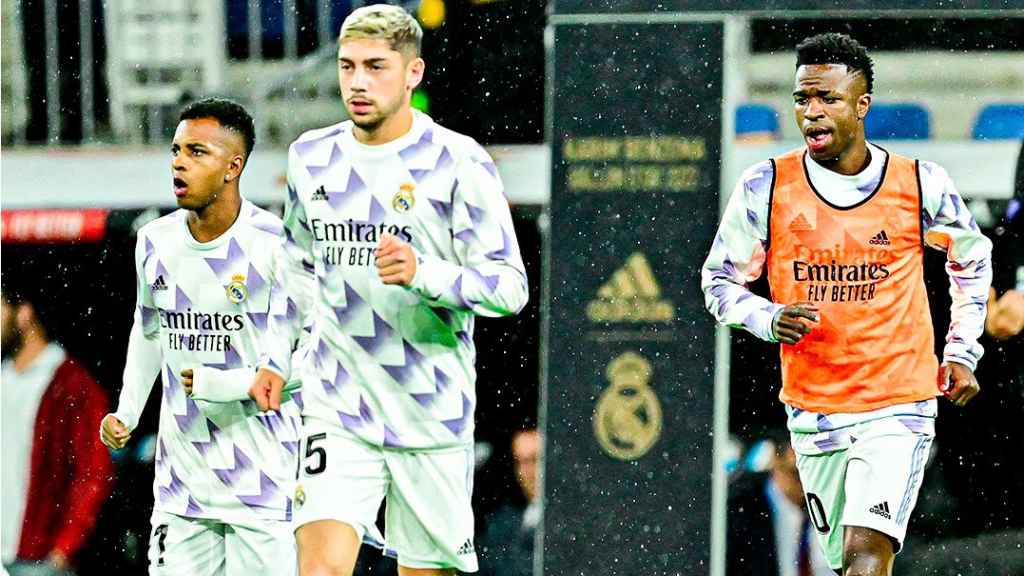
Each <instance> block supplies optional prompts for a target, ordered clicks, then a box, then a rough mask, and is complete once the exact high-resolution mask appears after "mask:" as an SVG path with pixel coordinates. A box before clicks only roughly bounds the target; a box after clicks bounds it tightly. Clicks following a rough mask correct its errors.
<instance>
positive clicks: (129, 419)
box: [114, 231, 163, 430]
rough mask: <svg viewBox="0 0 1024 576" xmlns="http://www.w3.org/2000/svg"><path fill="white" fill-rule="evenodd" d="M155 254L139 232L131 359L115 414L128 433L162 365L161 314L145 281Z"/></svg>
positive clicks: (140, 412) (136, 247)
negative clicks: (147, 268)
mask: <svg viewBox="0 0 1024 576" xmlns="http://www.w3.org/2000/svg"><path fill="white" fill-rule="evenodd" d="M152 254H153V245H152V243H151V242H150V240H149V239H148V238H147V237H146V235H145V234H144V233H143V232H141V231H140V233H139V237H138V239H137V240H136V243H135V283H136V290H135V318H134V321H133V323H132V331H131V334H130V336H129V337H128V356H127V358H126V359H125V365H124V375H123V377H122V385H121V394H120V397H119V398H118V402H117V411H116V412H114V416H115V417H116V418H117V419H118V420H120V421H121V422H122V423H123V424H124V425H125V426H127V427H128V429H129V430H133V429H134V428H135V427H136V426H137V425H138V423H139V417H140V416H141V415H142V410H143V408H145V406H146V400H147V399H148V398H149V393H150V391H151V390H152V389H153V383H154V382H155V381H156V377H157V375H158V374H160V366H161V363H162V362H163V353H162V350H161V348H160V340H159V334H160V316H159V311H158V310H157V308H156V304H155V303H154V302H153V293H152V291H151V289H150V286H149V283H148V282H147V281H146V264H147V262H148V261H149V258H150V257H151V256H152Z"/></svg>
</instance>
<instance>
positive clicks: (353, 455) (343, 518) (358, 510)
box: [293, 420, 390, 564]
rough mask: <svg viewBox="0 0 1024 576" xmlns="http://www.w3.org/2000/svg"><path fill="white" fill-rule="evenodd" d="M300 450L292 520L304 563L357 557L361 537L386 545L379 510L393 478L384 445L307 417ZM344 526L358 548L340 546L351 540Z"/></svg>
mask: <svg viewBox="0 0 1024 576" xmlns="http://www.w3.org/2000/svg"><path fill="white" fill-rule="evenodd" d="M300 455H301V459H300V462H299V479H298V484H297V486H296V495H295V513H294V515H293V520H294V526H295V530H296V537H297V543H298V547H299V557H300V561H301V563H302V564H305V563H306V562H307V561H315V562H320V561H323V562H325V563H327V562H334V561H337V560H338V558H339V555H341V557H342V558H343V559H347V558H351V561H352V562H355V557H356V555H357V554H358V544H359V542H360V540H362V539H366V540H367V541H369V542H373V543H376V544H379V545H382V544H383V536H381V534H380V531H379V530H378V529H377V525H376V521H377V511H378V510H379V509H380V504H381V502H382V501H383V500H384V495H385V494H386V492H387V489H388V484H389V481H390V477H389V475H388V470H387V466H386V464H385V461H384V455H383V452H382V450H381V449H380V448H377V447H375V446H370V445H368V444H366V443H365V442H362V441H361V440H359V439H358V438H355V437H354V436H352V435H351V434H349V433H347V432H345V431H344V430H343V429H341V428H339V427H337V426H333V425H326V424H322V423H319V422H317V421H315V420H313V421H310V420H306V421H304V422H303V436H302V443H301V445H300ZM307 527H309V528H308V529H307ZM345 527H349V528H350V529H351V530H352V531H353V532H354V534H355V538H354V541H355V546H354V547H352V546H349V545H342V543H343V542H348V540H349V539H348V532H347V531H346V530H345V529H344V528H345ZM332 539H333V540H337V541H338V544H337V545H331V544H330V542H331V541H332ZM345 562H346V563H347V560H346V561H345Z"/></svg>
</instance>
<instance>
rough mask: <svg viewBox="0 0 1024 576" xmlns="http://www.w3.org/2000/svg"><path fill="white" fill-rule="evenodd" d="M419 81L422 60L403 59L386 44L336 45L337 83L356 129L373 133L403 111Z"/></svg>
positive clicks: (371, 41)
mask: <svg viewBox="0 0 1024 576" xmlns="http://www.w3.org/2000/svg"><path fill="white" fill-rule="evenodd" d="M422 78H423V59H422V58H411V59H409V58H406V57H405V56H403V55H402V53H401V52H398V51H397V50H393V49H392V48H391V46H390V44H389V43H388V42H387V41H386V40H380V39H370V38H359V39H352V40H345V41H344V42H341V43H340V44H339V45H338V83H339V84H340V85H341V97H342V100H344V102H345V109H346V110H347V111H348V115H349V117H350V118H351V119H352V122H353V123H355V125H356V126H358V127H359V128H362V129H363V130H365V131H367V132H373V131H375V130H376V129H377V128H379V127H380V126H381V125H382V124H384V123H385V122H386V121H387V120H388V119H389V118H391V117H392V116H394V115H395V114H396V113H397V112H398V111H400V110H402V109H403V108H408V107H409V99H410V95H411V94H412V90H413V89H414V88H415V87H416V86H417V85H419V83H420V80H421V79H422Z"/></svg>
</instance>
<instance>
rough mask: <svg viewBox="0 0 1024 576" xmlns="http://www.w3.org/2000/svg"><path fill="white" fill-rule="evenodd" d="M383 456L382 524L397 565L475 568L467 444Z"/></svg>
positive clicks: (459, 568)
mask: <svg viewBox="0 0 1024 576" xmlns="http://www.w3.org/2000/svg"><path fill="white" fill-rule="evenodd" d="M387 462H388V470H389V471H390V473H391V489H390V490H389V491H388V496H387V509H386V511H385V529H386V531H387V535H386V536H387V544H388V548H391V549H393V550H395V552H396V553H397V555H398V564H399V566H404V567H406V568H418V569H423V570H440V571H442V572H437V573H441V574H444V573H446V572H443V571H444V570H451V569H458V570H460V571H462V572H475V571H476V570H477V557H476V550H475V547H474V544H473V529H474V524H473V508H472V497H473V465H474V459H473V452H472V447H466V448H458V449H453V450H446V451H432V452H414V453H409V452H393V453H387Z"/></svg>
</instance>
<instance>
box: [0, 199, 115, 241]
mask: <svg viewBox="0 0 1024 576" xmlns="http://www.w3.org/2000/svg"><path fill="white" fill-rule="evenodd" d="M108 213H109V210H103V209H99V208H86V209H83V210H4V211H3V213H2V217H3V228H2V234H0V240H2V241H3V242H15V243H23V244H42V243H50V242H53V243H71V242H99V241H101V240H103V237H104V236H105V235H106V232H107V214H108Z"/></svg>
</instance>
